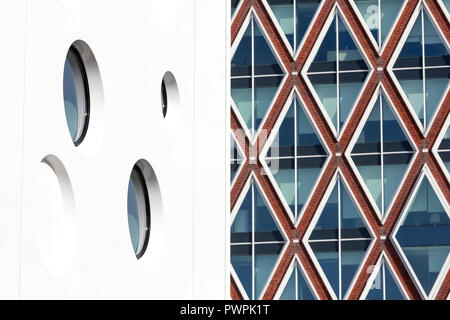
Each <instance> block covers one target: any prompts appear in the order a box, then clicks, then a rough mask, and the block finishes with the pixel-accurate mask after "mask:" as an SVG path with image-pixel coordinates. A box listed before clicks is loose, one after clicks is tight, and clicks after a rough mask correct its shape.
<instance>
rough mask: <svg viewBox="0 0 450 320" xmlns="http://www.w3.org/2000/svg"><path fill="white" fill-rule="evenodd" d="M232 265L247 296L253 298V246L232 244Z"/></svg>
mask: <svg viewBox="0 0 450 320" xmlns="http://www.w3.org/2000/svg"><path fill="white" fill-rule="evenodd" d="M231 265H232V266H233V269H234V271H235V272H236V275H237V276H238V277H239V280H240V281H241V284H242V286H243V287H244V290H245V292H246V293H247V296H248V297H249V298H250V299H252V298H253V297H252V246H250V245H235V246H231Z"/></svg>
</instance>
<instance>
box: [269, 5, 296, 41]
mask: <svg viewBox="0 0 450 320" xmlns="http://www.w3.org/2000/svg"><path fill="white" fill-rule="evenodd" d="M267 2H268V4H269V6H270V8H271V9H272V12H273V14H274V15H275V17H276V18H277V20H278V23H279V24H280V26H281V29H282V30H283V32H284V34H285V35H286V38H287V39H288V40H289V43H290V44H291V46H292V47H294V0H267Z"/></svg>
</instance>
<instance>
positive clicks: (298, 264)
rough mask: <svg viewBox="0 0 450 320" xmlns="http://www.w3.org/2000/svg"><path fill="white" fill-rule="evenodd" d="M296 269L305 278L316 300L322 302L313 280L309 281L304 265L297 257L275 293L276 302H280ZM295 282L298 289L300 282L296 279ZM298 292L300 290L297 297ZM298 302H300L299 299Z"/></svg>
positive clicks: (295, 256)
mask: <svg viewBox="0 0 450 320" xmlns="http://www.w3.org/2000/svg"><path fill="white" fill-rule="evenodd" d="M296 267H297V268H298V269H299V271H300V273H301V274H302V276H303V278H304V279H305V281H306V283H307V285H308V287H309V289H310V290H311V293H312V295H313V296H314V298H315V299H316V300H320V297H319V295H318V293H317V291H316V289H315V288H314V285H313V284H312V282H311V280H310V279H309V277H308V274H307V273H306V270H305V268H304V267H303V264H302V263H301V262H300V259H299V258H298V256H297V255H294V258H293V259H292V261H291V263H290V265H289V268H288V269H287V270H286V273H285V275H284V277H283V280H282V281H281V283H280V286H279V287H278V290H277V292H276V293H275V296H274V300H280V298H281V295H282V294H283V292H284V289H285V288H286V285H287V283H288V282H289V279H290V278H291V275H292V272H294V270H295V268H296ZM295 281H296V288H297V285H298V280H297V279H296V280H295ZM297 292H298V290H296V293H295V294H296V295H297ZM296 300H299V299H298V297H297V299H296Z"/></svg>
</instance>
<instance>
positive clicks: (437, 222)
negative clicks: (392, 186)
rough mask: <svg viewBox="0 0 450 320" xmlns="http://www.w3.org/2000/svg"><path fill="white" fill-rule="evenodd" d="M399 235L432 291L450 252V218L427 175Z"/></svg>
mask: <svg viewBox="0 0 450 320" xmlns="http://www.w3.org/2000/svg"><path fill="white" fill-rule="evenodd" d="M396 238H397V240H398V242H399V243H400V245H401V247H402V249H403V251H404V253H405V255H406V257H407V258H408V261H409V263H410V265H411V267H412V268H413V270H414V272H415V274H416V276H417V278H418V279H419V281H420V283H421V284H422V287H423V288H424V290H425V292H426V293H427V294H428V293H429V292H430V290H431V288H432V287H433V285H434V282H435V281H436V278H437V276H438V274H439V272H440V270H441V268H442V266H443V264H444V262H445V260H446V258H447V256H448V254H449V252H450V218H449V216H448V214H447V213H446V212H445V210H444V208H443V207H442V204H441V203H440V201H439V199H438V198H437V196H436V194H435V193H434V190H433V188H432V187H431V185H430V183H429V181H428V179H427V178H426V177H425V178H424V179H423V180H422V182H421V184H420V187H419V189H418V190H417V193H416V195H415V197H414V200H413V202H412V204H411V206H410V208H409V210H408V213H407V216H406V218H405V220H404V222H403V223H402V225H401V227H400V229H399V231H398V233H397V235H396Z"/></svg>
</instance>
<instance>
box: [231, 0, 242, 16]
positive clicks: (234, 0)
mask: <svg viewBox="0 0 450 320" xmlns="http://www.w3.org/2000/svg"><path fill="white" fill-rule="evenodd" d="M239 1H240V0H231V16H233V14H234V11H236V8H237V6H238V4H239Z"/></svg>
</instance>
